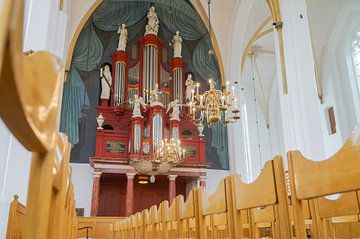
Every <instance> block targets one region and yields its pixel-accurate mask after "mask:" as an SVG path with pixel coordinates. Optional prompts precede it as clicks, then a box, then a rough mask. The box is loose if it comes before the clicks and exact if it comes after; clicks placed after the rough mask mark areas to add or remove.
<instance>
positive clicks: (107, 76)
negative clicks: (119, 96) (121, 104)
mask: <svg viewBox="0 0 360 239" xmlns="http://www.w3.org/2000/svg"><path fill="white" fill-rule="evenodd" d="M100 77H101V95H100V99H102V100H109V99H110V89H111V84H112V77H111V72H110V66H109V65H105V66H104V67H103V68H101V69H100Z"/></svg>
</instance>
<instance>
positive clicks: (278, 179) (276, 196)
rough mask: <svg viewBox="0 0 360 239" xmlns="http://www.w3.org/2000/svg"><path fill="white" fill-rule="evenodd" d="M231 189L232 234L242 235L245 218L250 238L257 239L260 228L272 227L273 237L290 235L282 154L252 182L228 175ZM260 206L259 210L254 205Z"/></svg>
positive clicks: (235, 236)
mask: <svg viewBox="0 0 360 239" xmlns="http://www.w3.org/2000/svg"><path fill="white" fill-rule="evenodd" d="M228 180H229V181H230V183H231V187H232V192H233V208H234V209H233V214H234V217H233V218H234V226H233V228H234V231H235V233H234V237H233V238H244V237H245V235H244V228H243V225H244V222H242V220H244V218H245V219H246V220H247V221H246V223H249V227H250V236H251V238H259V237H260V236H261V235H259V233H260V231H259V228H264V227H266V226H269V227H271V229H272V231H273V235H272V236H273V238H291V233H290V220H289V213H288V204H287V192H286V186H285V176H284V168H283V162H282V159H281V157H276V158H274V159H273V160H270V161H268V162H267V163H266V164H265V166H264V168H263V170H262V172H261V174H260V175H259V177H258V178H257V179H256V180H255V181H254V182H253V183H251V184H246V183H244V182H242V181H241V179H240V177H239V175H232V176H230V177H228ZM259 207H260V208H262V209H261V210H259V209H257V208H259Z"/></svg>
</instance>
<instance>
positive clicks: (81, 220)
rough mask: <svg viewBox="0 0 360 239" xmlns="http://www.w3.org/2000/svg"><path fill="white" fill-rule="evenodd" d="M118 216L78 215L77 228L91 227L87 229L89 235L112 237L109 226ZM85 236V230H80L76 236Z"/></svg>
mask: <svg viewBox="0 0 360 239" xmlns="http://www.w3.org/2000/svg"><path fill="white" fill-rule="evenodd" d="M119 219H121V218H120V217H78V226H77V227H78V228H81V227H92V229H89V237H93V238H113V235H112V232H111V230H110V228H111V227H112V225H113V223H114V222H115V221H118V220H119ZM79 237H86V230H80V231H78V233H77V238H79Z"/></svg>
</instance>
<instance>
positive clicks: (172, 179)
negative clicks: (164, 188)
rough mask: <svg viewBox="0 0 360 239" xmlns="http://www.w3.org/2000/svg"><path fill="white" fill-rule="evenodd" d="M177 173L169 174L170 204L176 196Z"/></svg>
mask: <svg viewBox="0 0 360 239" xmlns="http://www.w3.org/2000/svg"><path fill="white" fill-rule="evenodd" d="M175 180H176V175H169V202H170V204H171V203H172V201H173V200H174V199H175V197H176V181H175Z"/></svg>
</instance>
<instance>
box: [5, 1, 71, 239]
mask: <svg viewBox="0 0 360 239" xmlns="http://www.w3.org/2000/svg"><path fill="white" fill-rule="evenodd" d="M3 4H4V5H3V8H2V9H1V10H0V11H1V16H0V17H1V21H0V28H1V29H0V117H1V119H2V120H3V122H4V123H5V125H6V126H7V127H8V128H9V130H10V131H11V133H12V134H13V135H14V136H15V137H16V138H17V139H18V140H19V141H20V142H21V143H22V144H23V145H24V147H25V148H27V149H28V150H30V151H32V152H33V155H32V162H31V171H30V179H29V188H28V198H27V203H26V205H27V208H26V214H25V219H24V222H23V229H22V238H23V239H28V238H29V239H35V238H36V239H45V238H49V237H50V238H74V237H75V234H74V228H75V226H74V225H76V219H75V220H74V218H75V217H74V216H75V206H74V197H73V192H70V193H69V195H70V197H69V201H68V203H69V205H68V209H69V210H70V211H67V214H64V210H65V208H64V198H66V197H65V196H64V195H66V191H67V187H66V185H65V182H66V178H67V176H66V175H67V172H68V171H67V168H68V156H66V157H65V158H62V156H61V159H60V160H57V157H56V155H57V151H56V148H57V147H59V145H57V142H58V143H59V141H58V140H59V134H58V114H59V105H60V104H59V103H60V102H59V100H60V96H61V95H60V94H61V92H60V88H61V87H60V86H61V83H62V79H63V74H64V67H63V65H62V62H61V60H60V59H59V58H57V57H55V56H53V55H51V54H50V53H47V52H36V53H34V54H30V55H27V56H25V55H24V54H23V50H22V45H23V43H22V38H23V22H24V21H23V17H24V1H23V0H12V1H9V0H6V1H4V2H3ZM3 14H4V15H3ZM5 44H6V46H5ZM10 105H11V107H9V106H10ZM65 142H66V140H64V141H63V142H62V146H61V147H62V148H61V149H60V151H61V152H62V154H63V155H68V154H69V151H68V149H66V150H65V151H63V149H64V147H65V148H69V146H68V144H67V143H65ZM65 145H66V146H65ZM54 171H55V172H54ZM70 185H71V184H70ZM70 188H71V186H70ZM71 190H72V188H71ZM68 191H69V190H68ZM65 215H67V216H68V217H70V218H64V216H65ZM51 219H53V220H51ZM63 219H65V220H63ZM63 221H67V224H66V225H67V227H65V226H63V225H64V224H63ZM55 223H60V224H59V225H56V227H55ZM64 227H65V228H64ZM63 228H64V230H62V229H63ZM63 232H66V237H64V236H63Z"/></svg>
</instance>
